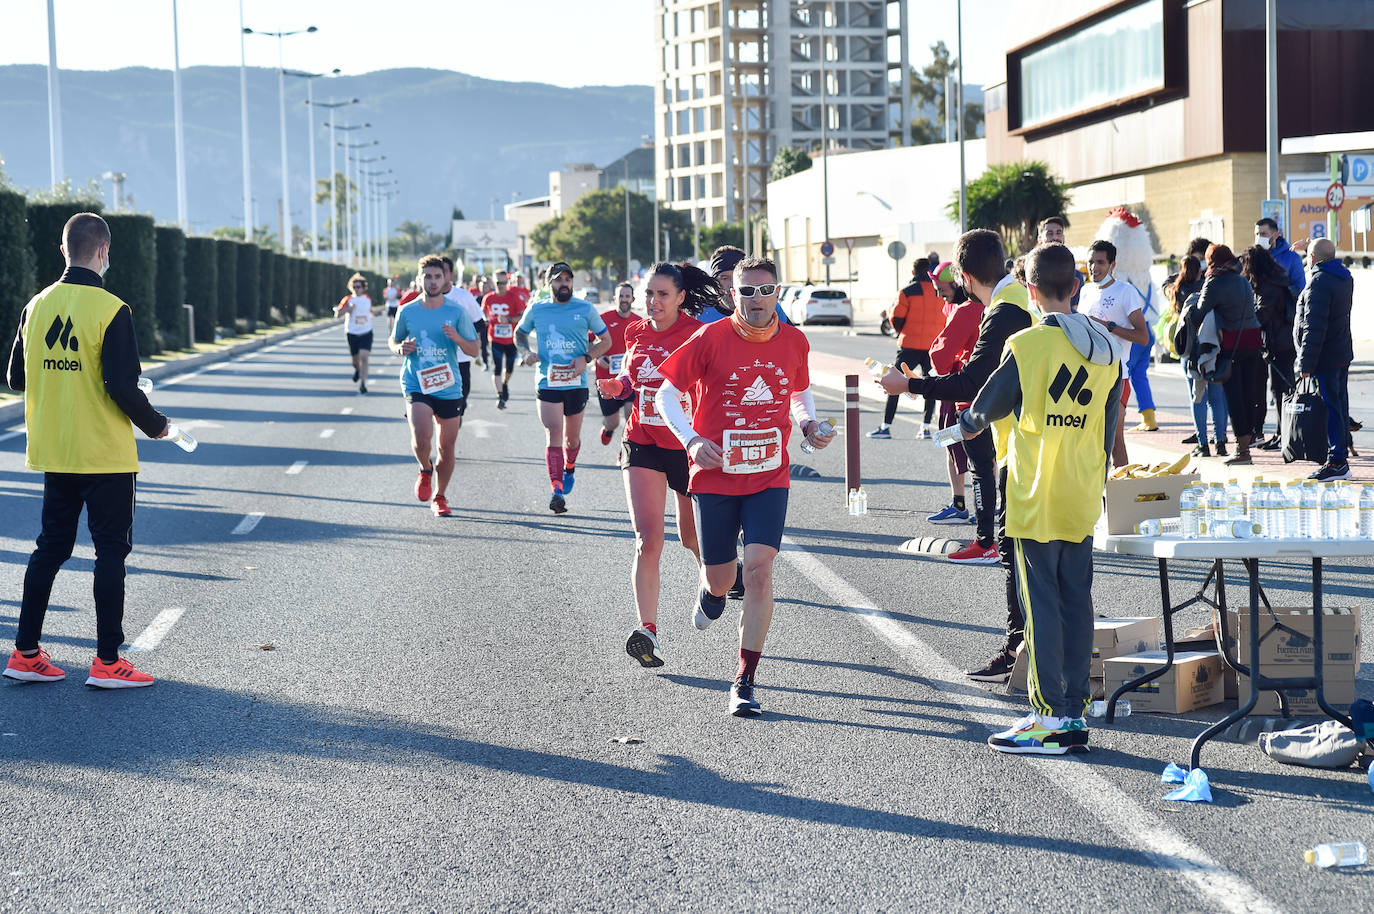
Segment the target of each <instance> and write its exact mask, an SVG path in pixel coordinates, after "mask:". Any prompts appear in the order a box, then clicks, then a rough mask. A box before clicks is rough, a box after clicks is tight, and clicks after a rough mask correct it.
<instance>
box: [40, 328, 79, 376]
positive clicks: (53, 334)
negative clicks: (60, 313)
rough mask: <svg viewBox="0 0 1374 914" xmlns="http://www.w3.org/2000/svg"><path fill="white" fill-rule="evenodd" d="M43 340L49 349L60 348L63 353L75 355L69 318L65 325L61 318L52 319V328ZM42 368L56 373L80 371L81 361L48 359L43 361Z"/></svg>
mask: <svg viewBox="0 0 1374 914" xmlns="http://www.w3.org/2000/svg"><path fill="white" fill-rule="evenodd" d="M44 339H45V340H46V341H47V344H48V348H49V349H54V348H56V347H58V346H61V347H62V351H63V352H68V353H75V352H76V350H77V341H76V336H75V335H74V334H73V333H72V319H71V318H70V317H69V318H67V321H66V323H65V324H64V323H63V322H62V318H61V317H54V318H53V319H52V326H51V327H49V328H48V335H47V336H46V337H44ZM43 367H44V368H51V369H54V370H56V371H80V370H81V361H80V359H76V358H63V359H51V358H49V359H44V360H43Z"/></svg>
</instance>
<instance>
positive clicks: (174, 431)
mask: <svg viewBox="0 0 1374 914" xmlns="http://www.w3.org/2000/svg"><path fill="white" fill-rule="evenodd" d="M166 440H168V441H170V442H172V443H173V444H175V445H176V446H177V447H179V448H181V449H182V450H183V451H185V452H186V453H188V454H189V453H191V452H192V451H194V450H195V449H196V445H197V444H199V443H200V442H198V441H196V439H195V438H192V437H191V433H190V432H188V431H186V430H185V429H184V428H182V427H181V426H180V425H177V424H176V423H175V422H169V423H167V439H166Z"/></svg>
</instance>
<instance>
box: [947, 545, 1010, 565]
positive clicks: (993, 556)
mask: <svg viewBox="0 0 1374 914" xmlns="http://www.w3.org/2000/svg"><path fill="white" fill-rule="evenodd" d="M949 560H950V561H951V562H958V563H959V564H960V565H998V564H1000V563H1001V561H1002V556H1001V555H1000V554H999V553H998V552H997V546H996V545H995V544H994V545H992V546H987V547H984V546H980V545H978V541H977V540H974V541H973V542H971V543H969V544H968V545H967V546H965V547H964V548H963V549H960V550H959V551H958V552H951V553H950V554H949Z"/></svg>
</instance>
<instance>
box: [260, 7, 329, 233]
mask: <svg viewBox="0 0 1374 914" xmlns="http://www.w3.org/2000/svg"><path fill="white" fill-rule="evenodd" d="M317 31H319V29H317V28H315V26H313V25H312V26H309V27H308V28H303V29H296V30H294V31H290V32H266V31H261V30H254V29H250V28H246V27H245V28H244V30H243V33H244V34H245V35H267V36H269V37H272V38H276V39H277V107H278V117H279V119H280V122H281V220H280V222H279V226H280V229H279V230H280V232H281V243H282V250H284V251H286V253H288V254H290V253H291V247H292V245H291V242H292V238H291V173H290V170H289V169H288V168H287V161H286V51H285V42H284V40H283V39H285V38H286V37H287V36H289V35H306V34H312V33H314V32H317Z"/></svg>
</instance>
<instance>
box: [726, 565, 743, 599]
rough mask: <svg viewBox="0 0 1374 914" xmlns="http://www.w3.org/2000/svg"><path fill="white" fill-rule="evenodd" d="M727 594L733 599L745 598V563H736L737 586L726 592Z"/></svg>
mask: <svg viewBox="0 0 1374 914" xmlns="http://www.w3.org/2000/svg"><path fill="white" fill-rule="evenodd" d="M725 596H727V597H729V598H730V599H731V600H743V599H744V563H743V562H736V563H735V586H734V587H731V588H730V589H729V590H727V591H726V592H725Z"/></svg>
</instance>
